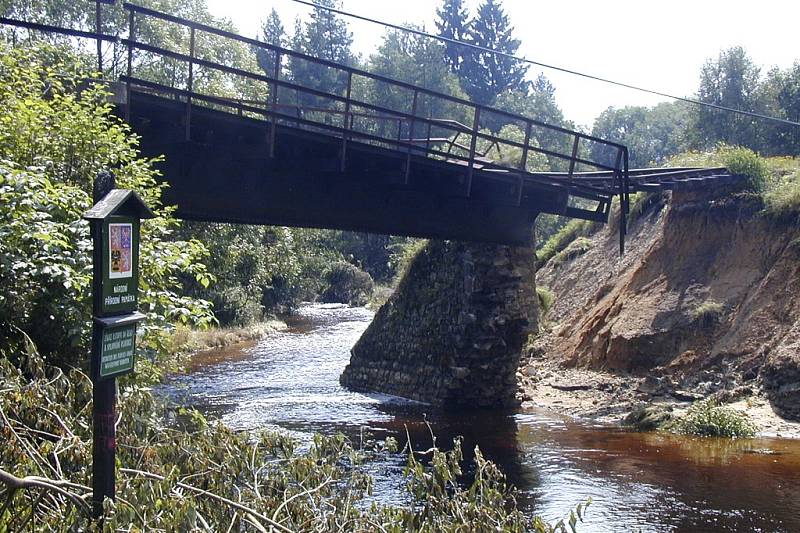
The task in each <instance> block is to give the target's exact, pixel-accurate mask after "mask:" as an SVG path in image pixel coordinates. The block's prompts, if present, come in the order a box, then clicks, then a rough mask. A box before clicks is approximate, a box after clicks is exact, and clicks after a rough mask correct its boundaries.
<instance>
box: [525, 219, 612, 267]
mask: <svg viewBox="0 0 800 533" xmlns="http://www.w3.org/2000/svg"><path fill="white" fill-rule="evenodd" d="M597 227H598V224H597V223H596V222H591V221H589V220H579V219H574V220H570V221H569V222H568V223H567V224H566V225H565V226H564V227H563V228H561V229H560V230H558V232H557V233H556V234H555V235H553V236H552V237H550V238H549V239H547V242H545V243H544V246H542V247H541V248H540V249H539V250H537V251H536V268H537V269H539V268H542V267H543V266H544V265H546V264H547V262H548V261H550V260H551V259H552V258H553V257H555V256H556V254H558V253H559V252H562V251H563V250H564V249H566V248H567V246H569V245H570V244H571V243H572V242H573V241H574V240H575V239H577V238H578V237H585V236H588V235H591V234H592V233H594V232H595V230H596V229H597Z"/></svg>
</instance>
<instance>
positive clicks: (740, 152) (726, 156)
mask: <svg viewBox="0 0 800 533" xmlns="http://www.w3.org/2000/svg"><path fill="white" fill-rule="evenodd" d="M719 153H720V156H721V158H722V161H723V162H724V163H725V166H726V167H727V169H728V170H730V172H731V173H732V174H738V175H741V176H745V177H746V178H747V181H746V185H745V188H746V189H748V190H751V191H754V192H761V191H763V190H764V188H765V186H766V178H767V165H766V164H765V163H764V160H763V159H762V158H760V157H759V156H758V155H757V154H756V153H755V152H753V151H752V150H748V149H747V148H733V147H728V146H725V147H722V148H720V149H719Z"/></svg>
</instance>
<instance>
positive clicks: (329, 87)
mask: <svg viewBox="0 0 800 533" xmlns="http://www.w3.org/2000/svg"><path fill="white" fill-rule="evenodd" d="M318 3H319V5H321V6H325V7H333V8H336V7H339V4H340V2H339V0H319V2H318ZM291 44H292V48H294V49H295V50H296V51H298V52H302V53H304V54H308V55H311V56H314V57H318V58H320V59H327V60H328V61H332V62H334V63H339V64H342V65H354V64H355V63H356V57H355V55H354V54H353V51H352V44H353V35H352V34H351V33H350V30H349V28H348V27H347V23H346V22H344V21H343V20H341V19H340V18H338V17H337V16H336V15H335V14H334V13H332V12H330V11H327V10H325V9H322V8H314V11H313V12H312V13H311V17H310V19H309V20H308V21H307V22H306V23H305V24H303V25H301V23H300V22H299V21H298V22H297V23H296V25H295V33H294V35H293V36H292V42H291ZM289 67H290V70H291V76H292V80H293V81H294V82H295V83H298V84H300V85H303V86H304V87H309V88H311V89H317V90H320V91H325V92H329V93H335V94H344V92H345V89H346V87H347V73H345V72H343V71H341V70H338V69H334V68H330V67H327V66H324V65H321V64H319V63H312V62H309V61H306V60H304V59H300V58H296V57H291V58H290V59H289ZM300 100H301V102H302V103H304V104H305V105H309V104H316V105H329V102H327V101H325V100H320V99H317V98H313V97H310V96H309V95H301V98H300Z"/></svg>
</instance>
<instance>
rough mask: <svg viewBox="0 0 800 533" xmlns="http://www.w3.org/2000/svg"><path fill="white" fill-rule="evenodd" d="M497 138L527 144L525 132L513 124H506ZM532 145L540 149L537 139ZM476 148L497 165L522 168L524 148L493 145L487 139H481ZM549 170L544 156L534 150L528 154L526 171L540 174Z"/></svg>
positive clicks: (502, 144) (532, 141)
mask: <svg viewBox="0 0 800 533" xmlns="http://www.w3.org/2000/svg"><path fill="white" fill-rule="evenodd" d="M481 133H483V134H484V135H491V134H492V132H491V131H489V130H482V131H481ZM497 136H498V137H500V138H502V139H506V140H509V141H512V142H516V143H519V144H523V143H524V142H525V132H524V131H522V130H521V129H520V128H519V127H517V126H515V125H513V124H506V125H505V126H503V127H502V128H501V129H500V132H499V133H498V134H497ZM530 144H531V146H533V147H537V148H538V142H537V141H536V139H532V140H531V141H530ZM476 148H477V151H478V152H479V153H481V154H485V155H486V157H487V158H489V159H491V160H493V161H495V162H497V163H501V164H503V165H507V166H511V167H516V168H520V163H521V162H522V148H519V147H518V146H513V145H510V144H505V143H502V142H498V143H492V142H490V141H488V140H487V139H482V138H479V139H478V142H477V144H476ZM549 168H550V163H549V162H548V160H547V157H546V156H545V155H544V154H541V153H539V152H535V151H533V150H531V151H529V152H528V157H527V158H526V163H525V170H527V171H528V172H537V171H539V172H540V171H544V170H548V169H549Z"/></svg>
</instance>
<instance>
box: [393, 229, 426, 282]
mask: <svg viewBox="0 0 800 533" xmlns="http://www.w3.org/2000/svg"><path fill="white" fill-rule="evenodd" d="M428 242H429V241H428V239H410V240H408V241H406V242H405V243H404V244H403V245H402V246H398V247H396V248H395V249H394V250H393V251H392V256H391V259H390V263H391V265H392V269H393V270H394V272H395V275H394V280H393V284H394V286H395V287H396V286H398V285H399V283H400V280H402V279H403V278H404V277H405V276H406V274H407V273H408V269H409V267H410V266H411V263H413V262H414V259H416V257H417V256H418V255H419V254H420V253H422V251H423V250H424V249H425V248H426V247H427V246H428Z"/></svg>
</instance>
